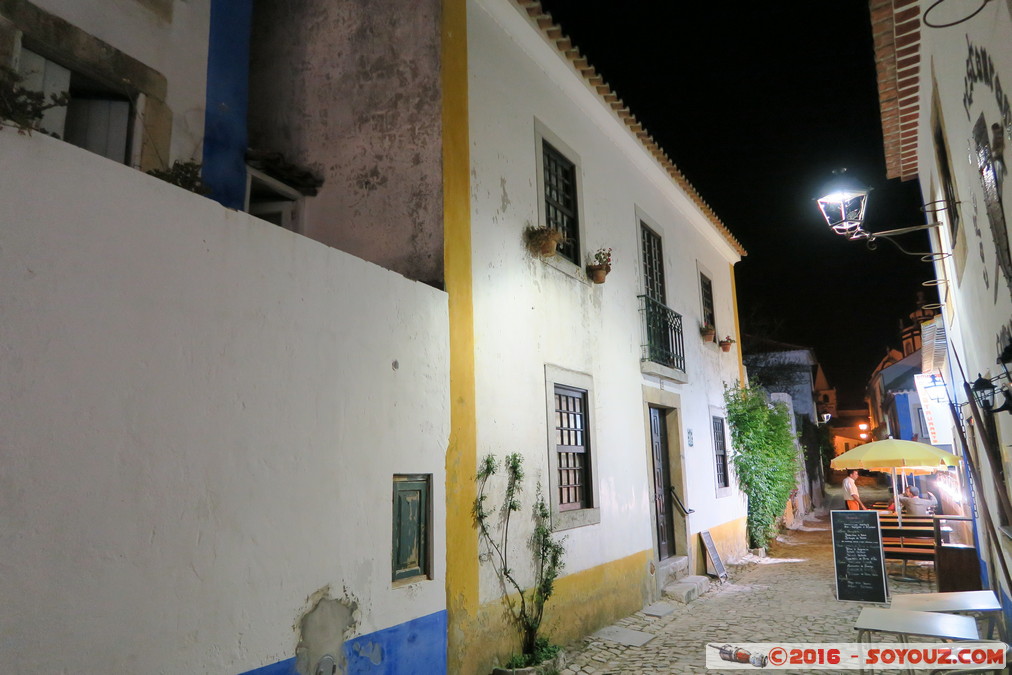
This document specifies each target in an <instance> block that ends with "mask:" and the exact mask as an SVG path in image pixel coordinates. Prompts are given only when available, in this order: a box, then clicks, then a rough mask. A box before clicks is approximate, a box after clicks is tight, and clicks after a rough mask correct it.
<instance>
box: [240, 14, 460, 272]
mask: <svg viewBox="0 0 1012 675" xmlns="http://www.w3.org/2000/svg"><path fill="white" fill-rule="evenodd" d="M439 45H440V3H439V1H438V0H419V1H417V2H410V3H406V2H404V1H403V0H353V1H347V2H337V3H335V2H329V1H327V0H309V1H307V2H298V3H295V2H284V3H279V2H265V1H260V2H257V3H256V7H255V10H254V29H253V40H252V46H251V49H252V53H253V54H252V60H251V76H250V117H249V121H250V127H249V130H250V146H251V147H254V148H257V149H262V150H268V151H274V152H281V153H283V154H284V155H285V156H286V157H287V158H288V159H289V160H290V161H293V162H296V163H299V164H302V165H306V166H309V167H312V168H313V169H314V170H315V171H317V172H318V173H319V174H320V175H321V176H322V177H323V178H324V185H323V187H322V188H321V189H320V192H319V194H318V195H317V196H316V197H312V198H309V199H307V202H306V210H305V219H304V230H303V233H304V234H306V235H307V236H309V237H312V238H313V239H316V240H318V241H321V242H323V243H325V244H328V245H330V246H335V247H337V248H339V249H341V250H343V251H348V252H349V253H352V254H354V255H357V256H359V257H362V258H365V259H366V260H371V261H373V262H375V263H377V264H379V265H382V266H384V267H387V268H389V269H392V270H395V271H397V272H400V273H402V274H404V275H405V276H407V277H409V278H412V279H419V280H423V281H428V282H441V281H442V278H443V273H442V264H443V263H442V255H443V236H442V179H441V159H440V157H441V149H442V146H441V142H442V138H441V127H440V112H441V109H440V106H441V96H440V83H439V76H440V68H439Z"/></svg>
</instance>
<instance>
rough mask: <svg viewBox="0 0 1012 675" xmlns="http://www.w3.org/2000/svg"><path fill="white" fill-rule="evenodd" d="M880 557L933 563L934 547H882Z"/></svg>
mask: <svg viewBox="0 0 1012 675" xmlns="http://www.w3.org/2000/svg"><path fill="white" fill-rule="evenodd" d="M882 555H883V557H885V558H886V559H887V560H902V561H903V562H906V561H907V560H927V561H930V562H935V547H934V545H930V546H885V545H883V546H882Z"/></svg>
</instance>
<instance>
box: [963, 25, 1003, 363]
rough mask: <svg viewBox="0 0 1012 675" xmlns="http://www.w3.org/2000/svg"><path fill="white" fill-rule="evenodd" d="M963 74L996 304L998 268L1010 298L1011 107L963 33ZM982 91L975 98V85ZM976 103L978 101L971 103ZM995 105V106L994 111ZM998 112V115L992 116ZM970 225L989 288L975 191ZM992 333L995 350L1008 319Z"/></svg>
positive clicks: (981, 53) (980, 50)
mask: <svg viewBox="0 0 1012 675" xmlns="http://www.w3.org/2000/svg"><path fill="white" fill-rule="evenodd" d="M966 45H967V56H966V73H965V75H964V77H963V109H964V110H965V111H966V118H967V121H972V120H973V115H974V112H976V111H975V110H974V109H975V108H978V109H979V112H977V119H976V121H975V122H974V124H973V131H972V138H971V139H970V142H969V145H970V154H971V158H970V159H971V164H974V165H975V166H976V168H977V175H978V178H979V180H980V187H981V191H982V193H983V197H984V211H985V213H986V214H987V220H988V225H989V229H990V231H991V241H992V243H993V244H994V251H995V265H994V272H995V280H994V282H995V283H994V296H993V302H994V304H995V305H997V303H998V288H999V286H1000V283H999V281H998V273H999V272H1000V273H1001V275H1002V277H1004V280H1005V287H1006V289H1007V290H1008V292H1009V297H1010V299H1012V252H1010V249H1009V236H1008V227H1007V223H1006V219H1005V206H1004V202H1003V199H1002V187H1003V185H1004V181H1005V175H1006V174H1007V173H1008V170H1007V169H1006V166H1005V155H1004V153H1005V138H1006V136H1009V137H1010V138H1012V106H1010V104H1009V98H1008V94H1006V93H1005V89H1004V88H1003V87H1002V83H1001V77H1000V76H999V73H998V71H997V69H996V68H995V65H994V60H993V59H992V57H991V54H990V53H989V52H988V50H987V48H985V47H981V46H976V45H974V44H973V43H972V42H971V41H970V36H969V35H967V36H966ZM978 88H980V89H981V91H982V95H981V96H980V97H979V98H976V99H975V96H974V95H975V93H977V92H976V90H977V89H978ZM975 103H976V104H977V105H975ZM995 107H996V110H995ZM995 112H997V119H995V117H994V115H995ZM972 204H973V218H972V220H973V225H974V227H973V230H974V234H975V235H976V236H977V237H978V250H979V251H980V260H981V264H982V272H981V274H982V276H983V281H984V287H985V288H990V286H991V283H990V279H989V270H988V267H989V266H988V265H987V260H986V257H985V254H984V234H983V231H982V230H981V228H980V225H979V223H978V215H979V214H978V211H977V209H978V204H977V195H976V194H974V195H973V198H972ZM1004 324H1005V325H1004V326H1002V328H1001V329H1000V331H999V332H998V333H997V334H996V335H995V346H996V354H997V353H998V352H1001V351H1002V350H1003V348H1004V347H1005V346H1006V345H1008V344H1009V337H1010V335H1009V333H1010V331H1009V322H1008V321H1006V322H1004Z"/></svg>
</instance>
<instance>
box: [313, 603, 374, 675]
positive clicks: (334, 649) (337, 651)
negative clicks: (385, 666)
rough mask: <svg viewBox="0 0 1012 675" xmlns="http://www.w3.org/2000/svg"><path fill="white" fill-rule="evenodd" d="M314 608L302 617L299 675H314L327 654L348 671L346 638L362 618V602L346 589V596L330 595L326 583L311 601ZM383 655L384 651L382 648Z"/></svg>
mask: <svg viewBox="0 0 1012 675" xmlns="http://www.w3.org/2000/svg"><path fill="white" fill-rule="evenodd" d="M307 604H310V605H311V606H312V609H310V610H309V611H307V612H306V613H305V614H303V615H302V617H301V618H300V619H299V620H298V623H297V626H296V630H297V632H298V635H299V644H298V646H297V647H296V648H295V666H296V670H297V671H298V673H299V675H313V674H314V673H315V667H316V664H317V663H318V662H319V661H320V659H321V658H323V657H324V656H327V655H329V656H332V657H333V658H334V661H335V662H336V663H337V668H338V672H339V673H343V672H345V669H346V668H345V667H346V665H347V664H346V662H345V658H344V641H345V639H346V638H347V637H348V636H350V635H351V633H352V632H353V631H354V629H355V627H356V625H357V624H358V621H359V612H358V601H357V600H355V599H353V598H351V597H350V596H349V595H348V592H347V590H345V597H344V598H342V599H337V598H332V597H330V587H329V586H324V587H323V588H321V589H320V590H318V591H316V592H315V593H313V594H312V595H311V596H310V597H309V598H308V600H307ZM380 658H382V650H380Z"/></svg>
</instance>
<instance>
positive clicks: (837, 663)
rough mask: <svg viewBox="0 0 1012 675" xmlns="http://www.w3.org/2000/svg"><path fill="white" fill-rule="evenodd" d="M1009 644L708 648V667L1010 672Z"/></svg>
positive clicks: (800, 644) (791, 644)
mask: <svg viewBox="0 0 1012 675" xmlns="http://www.w3.org/2000/svg"><path fill="white" fill-rule="evenodd" d="M1006 649H1007V646H1006V645H1005V644H1004V643H1003V642H955V643H945V644H942V643H937V642H933V643H915V642H910V643H902V642H895V643H889V642H885V643H883V642H877V643H874V644H872V643H861V642H824V643H810V642H809V643H805V642H781V643H778V642H741V643H724V644H717V643H709V644H707V645H706V667H707V668H708V669H716V670H755V669H757V668H761V669H766V670H876V669H892V670H895V669H897V668H913V669H917V668H927V669H934V668H938V667H945V668H946V669H950V670H962V669H969V668H981V667H982V666H987V667H992V668H1000V667H1003V666H1005V653H1006Z"/></svg>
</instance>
